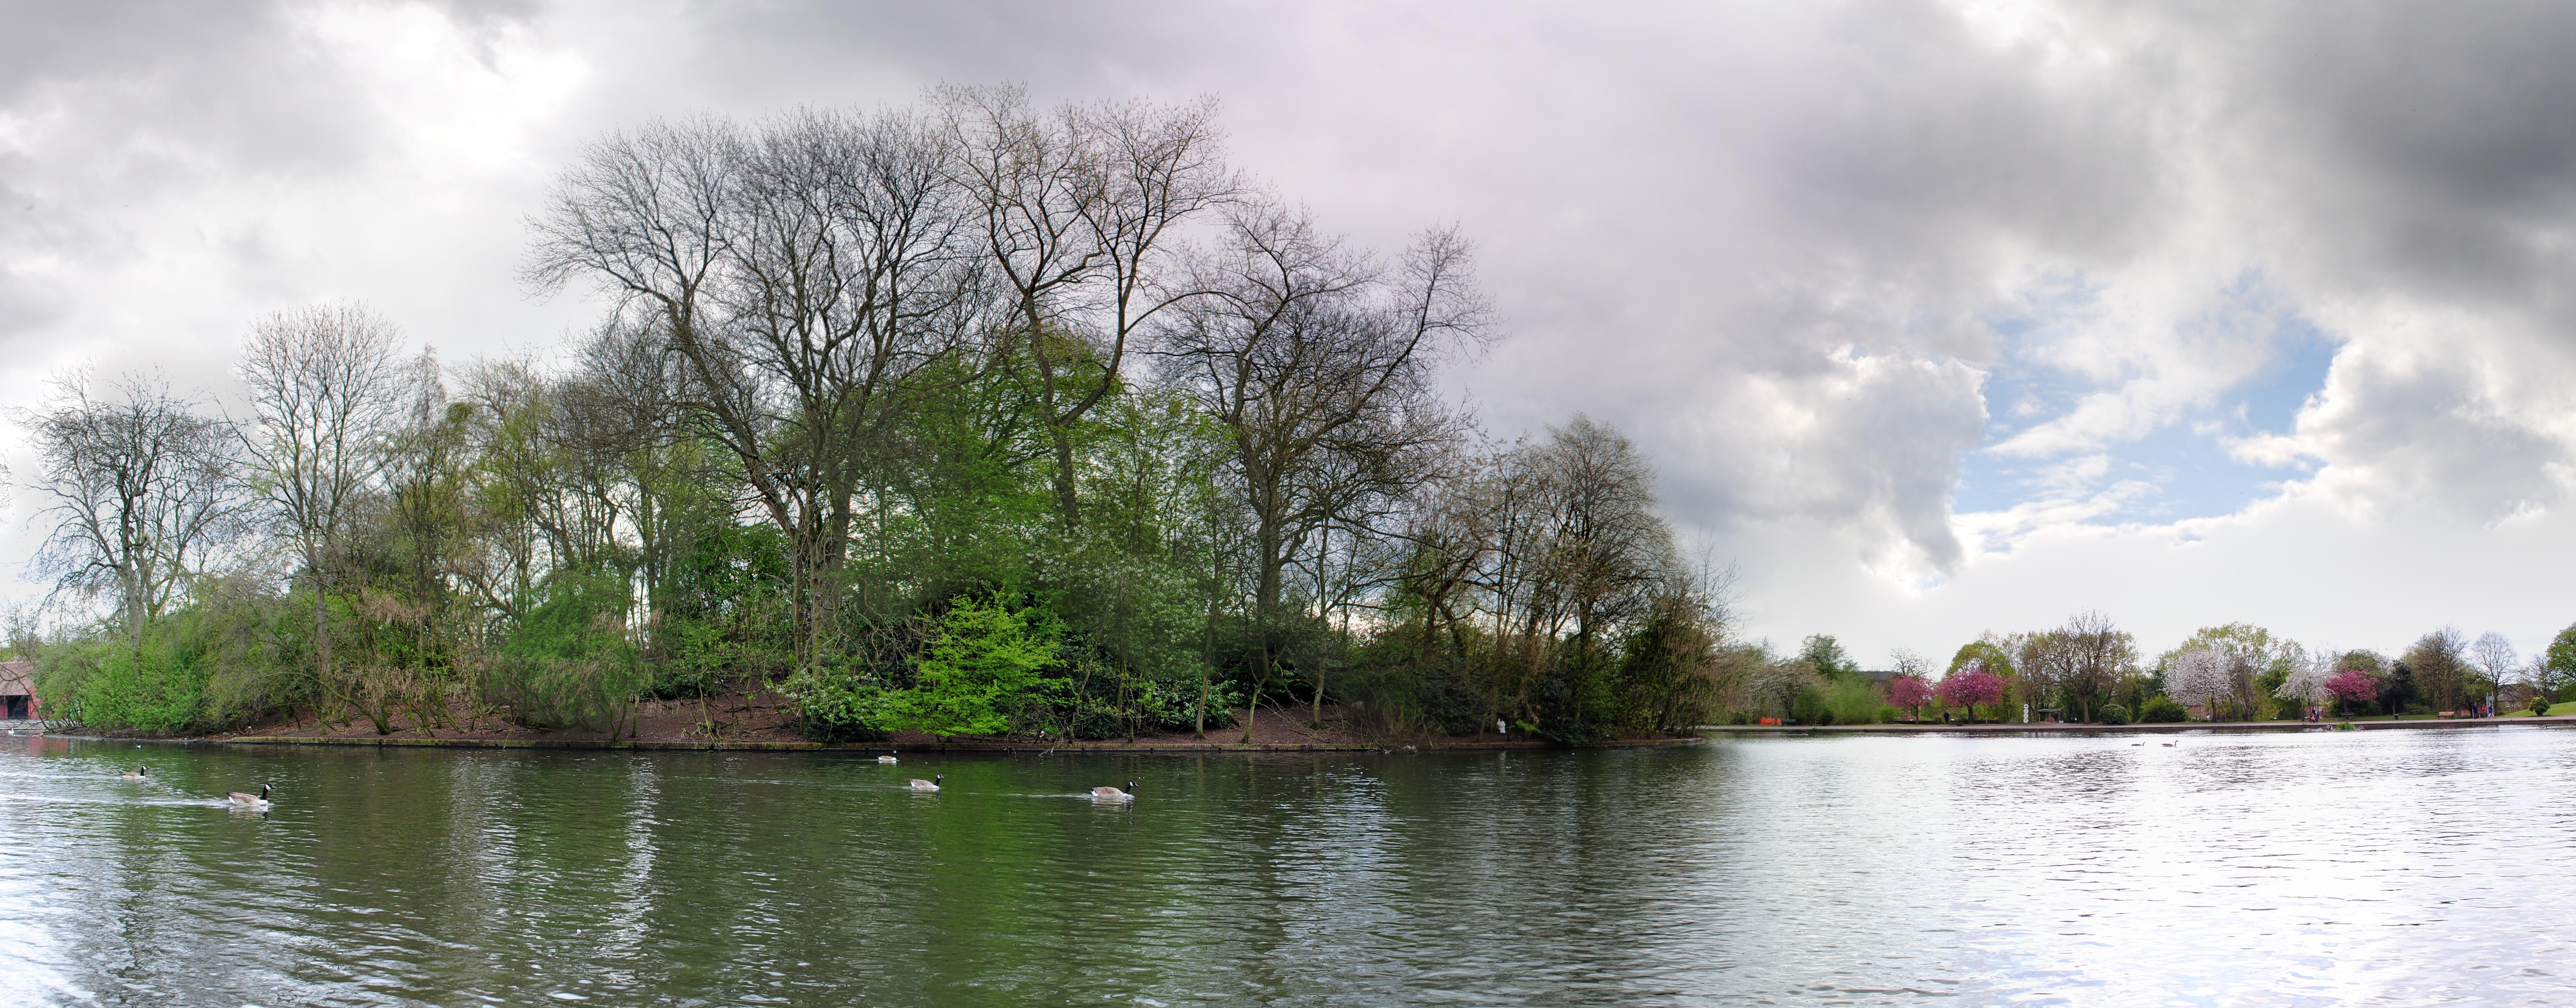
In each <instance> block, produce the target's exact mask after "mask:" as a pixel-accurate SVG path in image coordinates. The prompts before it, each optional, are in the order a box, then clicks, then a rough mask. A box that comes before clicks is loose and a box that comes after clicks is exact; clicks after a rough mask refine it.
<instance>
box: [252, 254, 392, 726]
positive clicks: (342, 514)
mask: <svg viewBox="0 0 2576 1008" xmlns="http://www.w3.org/2000/svg"><path fill="white" fill-rule="evenodd" d="M398 340H399V336H398V335H397V333H396V332H395V330H394V327H393V324H392V323H390V322H388V321H386V320H385V318H384V317H383V316H381V315H378V314H376V313H375V312H374V311H372V310H369V309H368V308H366V307H364V306H362V305H356V304H339V305H324V306H317V307H312V308H303V309H297V310H294V311H285V312H279V313H277V314H274V315H271V316H269V317H268V318H267V319H265V320H262V321H261V322H260V323H259V324H258V325H257V326H256V327H254V328H253V329H252V331H251V335H250V338H249V339H248V340H245V341H244V342H243V345H242V357H241V362H240V365H239V370H240V374H241V379H242V384H243V385H244V386H245V387H246V388H247V390H248V393H249V398H250V407H251V411H252V416H251V419H250V420H249V422H247V423H244V424H241V425H240V426H239V427H238V428H237V433H238V435H239V438H240V443H241V446H242V452H243V454H244V456H245V457H247V458H248V459H249V460H250V462H251V465H252V467H253V468H254V469H255V470H256V475H257V479H256V480H255V481H254V486H256V487H257V488H258V492H259V497H260V502H261V503H262V504H263V505H264V506H265V510H266V511H267V513H268V515H269V517H270V518H271V519H272V520H273V522H274V523H275V524H276V526H277V527H278V529H279V531H281V532H282V533H283V534H284V535H285V537H286V538H287V539H288V540H289V541H290V542H293V543H294V544H295V548H296V550H297V551H298V552H299V553H300V554H302V559H303V561H304V573H305V576H306V577H309V578H311V579H312V582H313V595H314V600H313V661H314V669H315V673H316V675H317V676H318V677H319V679H320V683H321V685H322V688H323V689H325V690H337V689H338V686H336V685H335V678H334V676H333V674H332V671H333V666H332V661H331V626H330V592H331V583H332V569H331V568H332V562H333V560H334V558H335V555H336V553H337V552H338V551H339V550H340V549H341V548H342V547H343V545H344V544H345V542H346V541H347V538H348V536H349V535H350V533H351V532H352V531H353V529H354V527H355V525H356V523H357V521H358V516H359V510H360V507H361V505H362V504H363V503H364V501H365V499H366V498H367V497H368V495H369V494H370V493H372V492H373V491H374V490H375V489H376V487H375V485H374V483H375V478H376V476H377V475H378V474H379V473H380V472H381V471H382V468H383V465H384V461H385V453H384V449H385V447H386V440H387V439H388V438H389V437H391V436H392V435H393V434H394V433H395V431H396V430H397V429H399V427H400V425H401V423H402V421H403V414H404V408H403V407H404V406H405V405H406V402H407V399H408V397H409V389H408V387H407V383H408V381H409V379H410V378H411V377H412V376H413V372H412V370H411V369H410V368H409V367H408V366H407V362H405V361H404V360H402V359H401V358H400V357H398V356H397V354H396V349H397V343H398Z"/></svg>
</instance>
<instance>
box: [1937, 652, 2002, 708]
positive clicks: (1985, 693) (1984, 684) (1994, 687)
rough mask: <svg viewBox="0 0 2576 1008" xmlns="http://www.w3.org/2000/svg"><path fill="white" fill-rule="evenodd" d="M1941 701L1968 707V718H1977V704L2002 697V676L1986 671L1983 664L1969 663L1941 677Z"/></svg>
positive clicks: (1993, 701)
mask: <svg viewBox="0 0 2576 1008" xmlns="http://www.w3.org/2000/svg"><path fill="white" fill-rule="evenodd" d="M1939 695H1940V697H1941V702H1942V703H1944V704H1952V705H1956V706H1960V707H1965V708H1967V709H1968V720H1970V721H1974V720H1976V719H1977V705H1978V704H1991V703H1995V702H1997V701H1999V700H2002V699H2003V698H2004V677H2002V676H1999V675H1996V674H1994V673H1992V672H1988V671H1986V667H1985V666H1983V665H1971V666H1969V667H1967V668H1965V669H1962V670H1960V671H1957V672H1953V673H1951V674H1949V675H1947V676H1944V677H1942V679H1941V688H1940V691H1939Z"/></svg>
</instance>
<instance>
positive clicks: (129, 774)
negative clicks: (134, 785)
mask: <svg viewBox="0 0 2576 1008" xmlns="http://www.w3.org/2000/svg"><path fill="white" fill-rule="evenodd" d="M151 772H152V768H151V767H148V766H137V767H135V768H134V769H132V770H128V771H126V772H125V779H126V780H143V779H144V777H145V775H147V774H150V773H151Z"/></svg>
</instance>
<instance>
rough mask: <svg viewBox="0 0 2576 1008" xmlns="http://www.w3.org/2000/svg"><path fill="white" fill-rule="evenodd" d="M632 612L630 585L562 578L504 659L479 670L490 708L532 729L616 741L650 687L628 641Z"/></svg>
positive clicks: (609, 577)
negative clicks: (582, 732)
mask: <svg viewBox="0 0 2576 1008" xmlns="http://www.w3.org/2000/svg"><path fill="white" fill-rule="evenodd" d="M630 605H632V600H631V598H630V597H629V596H628V594H627V588H626V581H625V579H624V578H623V577H620V576H618V575H617V574H616V573H614V572H609V571H599V572H590V573H586V574H566V575H563V576H561V577H558V578H556V579H555V580H554V582H553V583H551V584H549V585H548V586H547V587H546V589H545V592H544V594H543V597H541V598H540V599H539V600H538V601H537V603H536V604H535V605H532V606H530V607H528V610H527V615H525V616H524V617H522V618H521V619H520V620H519V626H518V628H517V629H516V630H515V631H513V632H512V633H511V634H510V636H509V638H508V640H507V641H505V642H504V643H503V644H502V646H501V652H500V654H498V655H494V656H490V657H487V658H485V659H483V660H481V661H479V662H477V663H476V664H477V666H478V667H477V668H476V669H475V672H476V675H475V686H476V688H477V690H478V691H480V692H481V694H482V696H483V700H484V702H485V703H487V704H490V705H491V706H492V707H493V708H495V709H497V710H499V711H500V712H501V716H502V718H503V719H504V720H506V721H508V722H510V723H511V724H515V725H519V726H521V727H525V728H535V729H538V730H540V731H552V730H555V729H560V728H582V729H587V730H590V731H604V732H609V733H612V734H614V733H615V732H616V731H617V730H618V729H619V727H620V726H621V725H622V724H623V723H624V721H625V719H626V716H627V715H628V714H629V713H631V712H632V711H633V709H634V703H635V698H636V696H637V695H638V694H640V693H642V692H643V690H644V688H645V685H646V682H645V676H644V670H643V665H642V662H641V661H639V660H638V657H637V655H636V650H635V644H634V642H633V641H632V640H629V639H628V638H627V636H626V613H627V609H628V607H629V606H630Z"/></svg>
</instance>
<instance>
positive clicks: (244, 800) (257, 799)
mask: <svg viewBox="0 0 2576 1008" xmlns="http://www.w3.org/2000/svg"><path fill="white" fill-rule="evenodd" d="M229 797H230V798H232V800H233V807H234V808H246V809H264V808H267V807H268V785H266V784H262V785H260V786H259V793H258V794H243V793H241V792H239V791H235V792H233V793H232V794H231V795H230V796H229Z"/></svg>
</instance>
